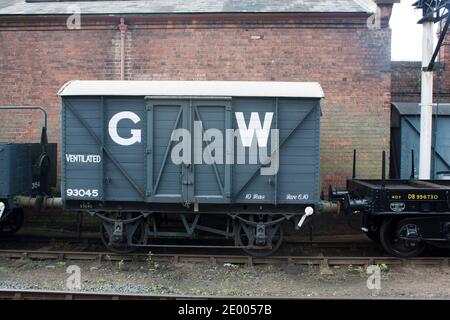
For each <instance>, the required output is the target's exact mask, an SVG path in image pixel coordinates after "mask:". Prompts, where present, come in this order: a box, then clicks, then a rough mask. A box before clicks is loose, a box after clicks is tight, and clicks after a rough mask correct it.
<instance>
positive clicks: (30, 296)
mask: <svg viewBox="0 0 450 320" xmlns="http://www.w3.org/2000/svg"><path fill="white" fill-rule="evenodd" d="M366 299H370V300H383V301H384V300H388V301H396V300H417V298H407V297H400V298H399V297H366V298H365V297H360V296H358V297H356V296H345V297H335V296H315V297H292V296H285V297H272V296H251V297H249V296H200V295H157V294H139V293H116V292H92V291H57V290H18V289H0V300H159V301H189V300H204V301H207V300H209V301H212V300H225V301H226V300H232V301H236V300H244V301H255V300H265V301H277V300H291V301H295V300H307V301H315V300H335V301H342V300H344V301H347V300H351V301H358V300H366ZM419 300H450V298H438V299H436V298H419Z"/></svg>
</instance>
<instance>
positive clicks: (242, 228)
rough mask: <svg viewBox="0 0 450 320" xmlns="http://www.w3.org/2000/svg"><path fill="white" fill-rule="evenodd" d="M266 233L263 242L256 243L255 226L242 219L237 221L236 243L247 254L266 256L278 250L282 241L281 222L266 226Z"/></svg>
mask: <svg viewBox="0 0 450 320" xmlns="http://www.w3.org/2000/svg"><path fill="white" fill-rule="evenodd" d="M252 220H253V219H252ZM269 220H270V218H269ZM266 235H267V239H266V240H265V241H264V242H263V243H257V240H256V227H255V226H254V225H251V224H248V223H246V222H244V221H239V222H238V226H237V231H236V234H235V240H236V243H237V245H238V246H240V247H242V250H244V251H245V252H246V253H247V254H249V255H252V256H255V257H267V256H270V255H273V254H274V253H275V252H276V251H278V249H279V248H280V246H281V244H282V243H283V228H282V227H281V222H279V223H277V224H274V225H271V226H266ZM248 247H252V248H248ZM258 247H259V248H258Z"/></svg>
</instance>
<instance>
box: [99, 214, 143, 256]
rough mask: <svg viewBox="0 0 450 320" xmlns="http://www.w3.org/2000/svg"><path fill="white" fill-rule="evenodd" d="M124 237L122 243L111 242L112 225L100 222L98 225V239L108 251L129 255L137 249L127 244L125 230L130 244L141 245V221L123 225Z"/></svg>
mask: <svg viewBox="0 0 450 320" xmlns="http://www.w3.org/2000/svg"><path fill="white" fill-rule="evenodd" d="M124 228H125V230H124V234H125V235H124V237H123V239H122V241H119V242H117V241H116V242H114V241H112V237H113V229H114V224H112V223H110V222H106V221H102V222H101V224H100V238H101V240H102V242H103V244H104V245H105V247H106V248H108V250H110V251H112V252H117V253H131V252H134V251H136V250H137V248H138V247H136V246H130V244H129V242H128V236H127V230H129V232H130V235H131V243H132V244H142V243H144V242H145V223H144V221H143V219H140V220H138V221H136V222H133V223H129V224H124Z"/></svg>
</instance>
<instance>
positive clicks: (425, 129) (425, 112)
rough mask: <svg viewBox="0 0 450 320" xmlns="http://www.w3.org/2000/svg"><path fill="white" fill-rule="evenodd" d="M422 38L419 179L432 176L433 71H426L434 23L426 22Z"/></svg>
mask: <svg viewBox="0 0 450 320" xmlns="http://www.w3.org/2000/svg"><path fill="white" fill-rule="evenodd" d="M422 26H423V38H422V93H421V94H422V98H421V107H420V161H419V179H423V180H429V179H430V175H431V137H432V134H431V133H432V119H433V71H426V70H425V69H424V68H427V67H428V64H429V63H430V61H431V57H432V55H433V37H434V34H433V22H428V21H427V22H424V23H423V24H422Z"/></svg>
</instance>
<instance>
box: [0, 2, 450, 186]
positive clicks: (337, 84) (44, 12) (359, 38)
mask: <svg viewBox="0 0 450 320" xmlns="http://www.w3.org/2000/svg"><path fill="white" fill-rule="evenodd" d="M27 1H28V2H25V0H6V1H5V0H3V1H1V2H0V105H42V106H45V107H46V108H47V109H48V111H49V128H48V134H49V140H50V141H51V142H59V135H60V123H59V110H60V101H59V98H58V96H57V92H58V90H59V89H60V88H61V86H62V85H63V84H64V83H66V82H67V81H69V80H74V79H82V80H87V79H100V80H113V79H121V78H124V79H126V80H266V81H317V82H319V83H320V84H321V85H322V87H323V89H324V92H325V96H326V99H325V100H324V101H323V105H322V108H323V117H322V122H321V125H322V135H321V170H322V182H323V187H324V188H326V187H327V186H328V184H330V183H332V184H338V185H340V186H342V185H343V184H344V182H345V179H346V178H348V177H349V176H350V174H351V159H352V150H353V149H354V148H356V149H358V150H359V158H360V160H359V167H358V170H360V172H364V174H365V177H377V176H379V174H380V170H381V169H380V168H381V151H382V150H386V151H388V150H389V140H390V137H389V126H390V102H391V62H390V49H391V48H390V41H391V32H390V29H389V27H388V21H389V17H390V14H391V9H392V4H393V3H394V2H398V1H396V0H377V1H374V0H334V1H331V0H323V1H318V0H286V1H269V0H261V1H246V0H241V1H233V0H216V1H201V0H192V1H188V2H185V1H179V0H166V1H160V0H154V1H110V2H109V3H107V4H105V2H98V1H90V2H76V3H74V2H56V1H54V0H53V1H51V0H47V1H44V2H42V1H43V0H41V2H33V0H27ZM34 1H35V0H34ZM78 10H80V12H81V25H80V27H81V28H80V29H73V27H74V25H75V24H74V23H76V22H77V20H76V17H74V16H72V17H69V15H71V14H72V13H76V12H77V11H78ZM374 13H377V14H376V15H373V14H374ZM68 18H69V19H68ZM121 21H122V22H121ZM68 22H69V27H70V28H68ZM448 51H449V53H450V50H448ZM395 68H397V67H396V66H395ZM0 128H1V129H0V140H1V141H5V140H7V141H30V140H37V139H38V136H39V115H38V113H34V112H15V113H14V114H12V113H8V112H4V111H3V112H2V114H1V116H0Z"/></svg>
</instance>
